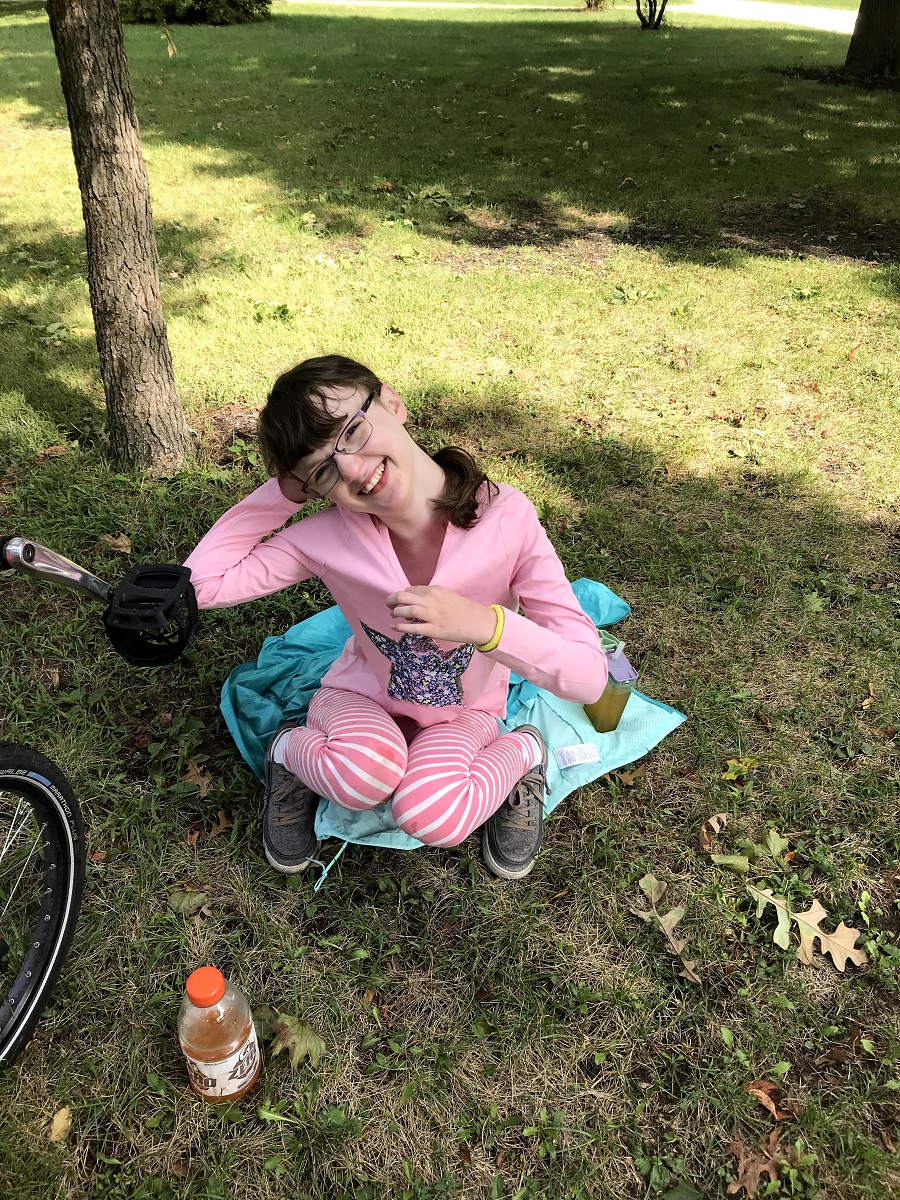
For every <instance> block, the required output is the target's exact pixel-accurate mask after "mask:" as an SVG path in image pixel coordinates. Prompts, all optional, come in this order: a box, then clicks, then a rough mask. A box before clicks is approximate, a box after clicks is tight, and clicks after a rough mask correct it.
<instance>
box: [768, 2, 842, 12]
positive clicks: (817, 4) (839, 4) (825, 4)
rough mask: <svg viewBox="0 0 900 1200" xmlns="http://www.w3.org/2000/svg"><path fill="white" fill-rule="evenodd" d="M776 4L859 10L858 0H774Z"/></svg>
mask: <svg viewBox="0 0 900 1200" xmlns="http://www.w3.org/2000/svg"><path fill="white" fill-rule="evenodd" d="M776 2H777V3H778V4H796V5H799V7H801V8H843V9H847V10H849V11H850V12H857V11H858V10H859V0H816V2H815V3H814V4H813V3H812V2H810V3H807V2H806V0H776Z"/></svg>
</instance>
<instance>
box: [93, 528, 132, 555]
mask: <svg viewBox="0 0 900 1200" xmlns="http://www.w3.org/2000/svg"><path fill="white" fill-rule="evenodd" d="M100 542H102V543H103V545H104V546H109V548H110V550H115V552H116V554H130V553H131V550H132V546H131V538H130V537H129V536H128V534H127V533H117V534H116V535H115V537H113V536H112V535H111V534H108V533H101V534H100ZM100 548H101V547H100V546H99V543H98V549H100Z"/></svg>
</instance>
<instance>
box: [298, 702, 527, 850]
mask: <svg viewBox="0 0 900 1200" xmlns="http://www.w3.org/2000/svg"><path fill="white" fill-rule="evenodd" d="M278 749H279V753H278V757H279V759H280V760H281V761H282V762H283V763H284V765H285V766H286V767H287V769H288V770H289V771H291V772H292V773H293V774H294V775H296V776H297V777H298V778H300V779H302V780H303V782H304V783H306V784H308V785H309V786H310V787H312V788H315V789H316V791H317V792H318V793H319V794H320V795H321V796H326V797H328V799H330V800H333V801H334V802H335V804H340V805H341V807H343V808H350V809H367V808H375V807H376V806H377V805H379V804H384V803H385V802H386V801H387V800H390V799H391V797H392V796H393V809H392V811H393V815H394V820H395V821H396V822H397V824H398V825H399V827H400V828H401V829H402V830H403V831H404V833H408V834H409V835H410V837H414V838H416V839H417V840H418V841H420V842H424V843H425V844H426V845H430V846H457V845H459V843H460V842H462V841H463V840H464V839H465V838H467V837H468V836H469V834H470V833H471V832H472V830H473V829H477V828H478V826H479V825H481V824H483V823H484V822H485V821H486V820H487V819H488V817H490V816H491V814H492V813H494V812H496V811H497V809H498V808H499V807H500V805H501V804H502V803H503V801H504V800H505V799H506V797H507V796H508V795H509V793H510V792H511V791H512V789H513V786H514V785H515V783H516V782H517V781H518V780H519V779H521V778H522V776H523V775H524V774H525V773H526V771H528V770H529V768H530V767H531V766H533V765H534V762H535V754H536V743H535V741H534V739H533V738H532V737H531V736H530V735H529V734H527V733H519V732H516V731H512V732H510V733H503V734H499V735H498V732H497V720H496V718H495V717H492V716H491V715H490V714H489V713H485V712H479V711H478V710H476V709H466V710H464V711H463V712H461V713H460V714H459V716H457V717H455V718H454V719H453V720H452V721H450V722H447V723H444V724H440V725H430V726H427V727H425V728H424V729H420V730H419V731H418V732H417V733H416V734H415V736H414V737H413V738H412V740H411V741H410V743H409V745H407V742H406V738H405V737H404V736H403V734H402V733H401V731H400V728H399V726H398V725H397V723H396V722H395V721H394V720H393V719H392V718H391V717H390V716H389V715H388V714H387V713H386V712H385V711H384V709H383V708H382V707H381V706H380V705H379V704H377V703H376V702H375V701H374V700H370V699H369V698H368V697H367V696H359V695H357V694H356V693H355V692H347V691H342V690H339V689H337V688H328V687H325V688H321V689H320V690H319V691H318V692H316V694H315V696H313V698H312V702H311V703H310V706H309V714H308V716H307V720H306V725H305V726H303V727H301V728H298V729H293V730H291V732H290V733H289V734H287V735H286V737H285V738H284V739H283V741H282V742H281V745H280V746H279V748H278Z"/></svg>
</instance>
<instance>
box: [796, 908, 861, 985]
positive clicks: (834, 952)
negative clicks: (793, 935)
mask: <svg viewBox="0 0 900 1200" xmlns="http://www.w3.org/2000/svg"><path fill="white" fill-rule="evenodd" d="M791 915H792V916H793V918H794V920H795V921H796V922H797V926H798V928H799V930H800V945H799V947H798V948H797V958H798V959H799V960H800V962H802V963H805V964H806V965H807V966H810V965H811V964H812V961H813V948H814V944H815V941H816V938H818V939H819V945H820V947H821V949H822V953H823V954H830V955H831V959H832V962H833V963H834V965H835V967H836V968H837V969H838V970H839V971H841V972H843V971H844V969H845V968H846V966H847V959H848V958H849V959H850V961H851V962H852V963H855V965H856V966H858V967H861V966H863V965H864V964H865V963H867V962H868V961H869V956H868V955H867V954H866V952H865V950H862V949H857V948H856V943H857V941H858V940H859V936H860V931H859V930H858V929H854V928H853V927H852V926H848V925H845V924H844V922H843V921H841V923H840V925H838V927H837V929H836V930H835V931H834V933H826V932H825V930H824V929H821V928H820V927H819V926H820V924H821V922H822V920H823V919H824V918H825V917H827V916H828V912H827V910H826V909H824V908H823V907H822V905H821V904H820V903H819V901H818V900H813V902H812V904H811V905H810V907H809V908H808V909H807V910H806V912H802V913H792V914H791Z"/></svg>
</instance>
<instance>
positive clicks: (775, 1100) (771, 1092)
mask: <svg viewBox="0 0 900 1200" xmlns="http://www.w3.org/2000/svg"><path fill="white" fill-rule="evenodd" d="M744 1091H745V1092H749V1093H750V1095H751V1096H755V1097H756V1099H757V1100H758V1101H759V1102H760V1104H761V1105H762V1106H763V1108H767V1109H768V1110H769V1112H770V1113H771V1114H772V1116H773V1117H774V1118H775V1120H776V1121H791V1120H793V1118H794V1117H796V1115H797V1112H796V1110H795V1108H794V1107H793V1105H791V1104H788V1103H786V1102H784V1093H783V1092H782V1090H781V1088H780V1087H779V1086H778V1084H777V1083H772V1082H771V1081H770V1080H768V1079H753V1080H751V1082H750V1083H745V1084H744Z"/></svg>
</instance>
